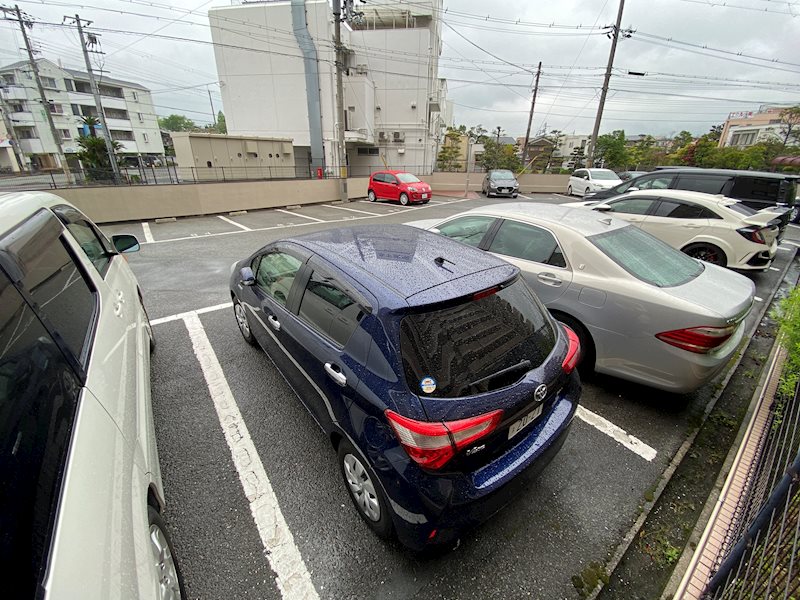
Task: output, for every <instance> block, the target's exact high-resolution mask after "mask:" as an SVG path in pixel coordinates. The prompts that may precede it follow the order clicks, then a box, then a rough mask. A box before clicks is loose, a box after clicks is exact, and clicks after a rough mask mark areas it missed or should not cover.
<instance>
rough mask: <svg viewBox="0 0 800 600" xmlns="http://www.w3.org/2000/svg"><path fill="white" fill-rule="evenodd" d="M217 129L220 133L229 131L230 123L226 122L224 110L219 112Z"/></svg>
mask: <svg viewBox="0 0 800 600" xmlns="http://www.w3.org/2000/svg"><path fill="white" fill-rule="evenodd" d="M217 131H218V132H219V133H228V124H227V123H226V122H225V114H224V113H223V112H222V111H219V112H218V113H217Z"/></svg>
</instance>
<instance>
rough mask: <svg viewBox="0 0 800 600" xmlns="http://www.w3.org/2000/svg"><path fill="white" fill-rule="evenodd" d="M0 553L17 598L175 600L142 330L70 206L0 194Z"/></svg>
mask: <svg viewBox="0 0 800 600" xmlns="http://www.w3.org/2000/svg"><path fill="white" fill-rule="evenodd" d="M0 223H2V225H0V560H2V563H3V569H4V572H5V573H7V575H8V578H9V579H8V581H7V583H6V585H7V586H11V588H10V589H13V590H14V591H12V592H7V593H10V596H13V597H14V598H34V597H35V598H45V599H46V598H52V599H60V598H81V599H82V600H107V599H108V598H123V599H129V600H133V599H137V600H138V599H145V598H146V599H148V600H149V599H151V598H157V599H162V600H166V599H172V598H185V597H186V595H185V592H184V588H183V583H182V581H181V577H180V571H179V569H178V565H177V563H176V561H175V559H174V555H173V551H172V546H171V543H170V541H169V537H168V535H167V532H166V529H165V526H164V521H163V519H162V517H161V514H160V512H161V510H162V509H163V506H164V489H163V486H162V483H161V470H160V468H159V463H158V451H157V448H156V439H155V430H154V425H153V411H152V406H151V403H150V351H151V348H152V346H153V343H154V342H153V337H152V331H151V328H150V323H149V321H148V318H147V313H146V312H145V309H144V305H143V303H142V298H141V295H140V292H139V287H138V285H137V282H136V278H135V277H134V275H133V272H132V271H131V269H130V267H129V266H128V263H127V260H126V259H125V257H123V256H122V255H121V252H131V251H135V250H138V248H139V244H138V242H137V240H136V238H135V237H134V236H131V235H119V236H114V237H113V241H109V240H108V238H106V236H105V235H103V234H102V233H101V232H100V230H99V229H98V228H97V227H96V226H95V225H94V224H93V223H92V222H91V221H90V220H89V219H88V218H86V216H85V215H83V214H82V213H81V212H80V211H79V210H78V209H76V208H75V207H74V206H72V205H70V204H69V203H68V202H66V201H65V200H63V199H62V198H59V197H58V196H54V195H52V194H48V193H43V192H25V193H16V194H3V195H0Z"/></svg>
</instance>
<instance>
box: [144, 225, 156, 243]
mask: <svg viewBox="0 0 800 600" xmlns="http://www.w3.org/2000/svg"><path fill="white" fill-rule="evenodd" d="M142 231H143V232H144V241H145V242H147V243H148V244H152V243H153V242H154V241H155V239H154V238H153V232H152V231H150V223H145V222H144V221H142Z"/></svg>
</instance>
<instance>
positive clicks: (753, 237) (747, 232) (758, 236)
mask: <svg viewBox="0 0 800 600" xmlns="http://www.w3.org/2000/svg"><path fill="white" fill-rule="evenodd" d="M763 231H764V228H763V227H756V226H755V225H751V226H750V227H742V228H740V229H737V230H736V232H737V233H738V234H739V235H741V236H742V237H744V238H746V239H748V240H750V241H751V242H755V243H756V244H766V243H767V240H766V239H764V234H763V233H762V232H763Z"/></svg>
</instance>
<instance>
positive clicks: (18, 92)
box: [3, 85, 28, 100]
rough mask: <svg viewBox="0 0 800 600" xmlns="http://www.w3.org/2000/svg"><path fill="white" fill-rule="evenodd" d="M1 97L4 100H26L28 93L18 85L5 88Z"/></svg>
mask: <svg viewBox="0 0 800 600" xmlns="http://www.w3.org/2000/svg"><path fill="white" fill-rule="evenodd" d="M3 97H4V98H5V99H6V100H27V99H28V93H27V91H26V90H25V88H24V87H21V86H18V85H10V86H8V87H7V88H5V90H4V93H3Z"/></svg>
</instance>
